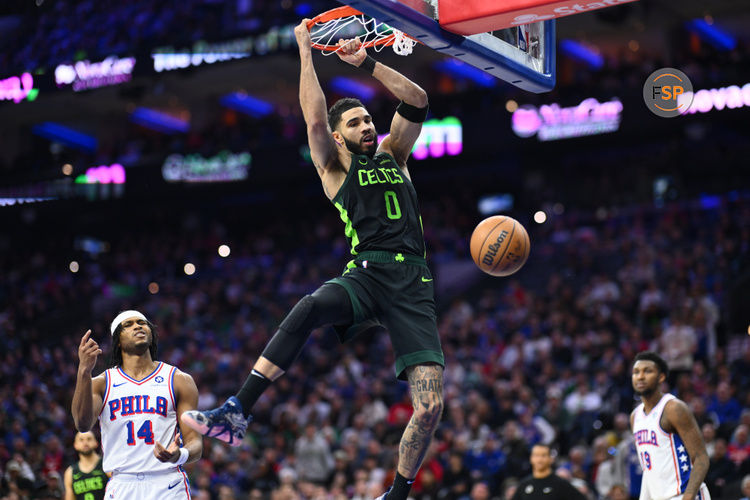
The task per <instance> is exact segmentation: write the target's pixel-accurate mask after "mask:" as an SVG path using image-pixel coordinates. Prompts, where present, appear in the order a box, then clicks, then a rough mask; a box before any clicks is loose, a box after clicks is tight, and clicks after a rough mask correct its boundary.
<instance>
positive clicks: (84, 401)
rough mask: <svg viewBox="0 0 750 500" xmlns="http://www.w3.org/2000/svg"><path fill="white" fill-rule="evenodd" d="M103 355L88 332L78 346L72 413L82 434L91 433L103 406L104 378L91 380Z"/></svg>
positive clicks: (89, 331)
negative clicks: (99, 358)
mask: <svg viewBox="0 0 750 500" xmlns="http://www.w3.org/2000/svg"><path fill="white" fill-rule="evenodd" d="M101 353H102V350H101V349H100V348H99V344H97V343H96V341H95V340H94V339H92V338H91V330H88V331H87V332H86V333H85V334H84V335H83V338H81V343H80V344H79V345H78V376H77V378H76V389H75V392H74V393H73V404H72V405H71V413H72V414H73V421H74V422H75V425H76V429H78V430H79V431H80V432H87V431H90V430H91V428H92V427H93V426H94V422H96V416H97V413H98V412H99V410H100V409H101V406H102V398H103V394H104V377H102V376H99V377H96V378H95V379H92V378H91V371H92V370H93V369H94V366H95V365H96V358H98V357H99V355H100V354H101Z"/></svg>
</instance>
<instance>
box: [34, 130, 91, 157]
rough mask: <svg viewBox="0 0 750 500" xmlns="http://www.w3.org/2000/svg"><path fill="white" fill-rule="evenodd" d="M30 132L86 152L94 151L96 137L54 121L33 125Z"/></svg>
mask: <svg viewBox="0 0 750 500" xmlns="http://www.w3.org/2000/svg"><path fill="white" fill-rule="evenodd" d="M31 131H32V133H34V134H35V135H38V136H39V137H44V138H45V139H49V140H50V141H55V142H60V143H62V144H65V145H66V146H69V147H71V148H75V149H79V150H82V151H85V152H88V153H93V152H95V151H96V144H97V143H96V137H94V136H92V135H88V134H84V133H83V132H78V131H77V130H73V129H72V128H69V127H66V126H65V125H61V124H59V123H55V122H44V123H40V124H39V125H34V127H33V128H32V129H31Z"/></svg>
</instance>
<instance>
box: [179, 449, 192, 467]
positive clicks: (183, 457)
mask: <svg viewBox="0 0 750 500" xmlns="http://www.w3.org/2000/svg"><path fill="white" fill-rule="evenodd" d="M189 456H190V452H189V451H188V449H187V448H180V458H178V459H177V462H176V463H177V466H178V467H179V466H180V465H182V464H184V463H185V462H187V461H188V457H189Z"/></svg>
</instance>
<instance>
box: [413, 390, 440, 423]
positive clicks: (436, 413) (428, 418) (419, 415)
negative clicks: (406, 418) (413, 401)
mask: <svg viewBox="0 0 750 500" xmlns="http://www.w3.org/2000/svg"><path fill="white" fill-rule="evenodd" d="M425 403H426V404H425ZM442 414H443V396H442V394H440V395H438V394H435V395H434V396H433V397H430V398H429V402H420V404H419V405H418V408H415V409H414V418H415V419H416V420H417V421H418V422H419V425H420V427H423V428H426V429H432V430H434V429H435V428H436V427H437V425H438V423H439V422H440V417H441V416H442Z"/></svg>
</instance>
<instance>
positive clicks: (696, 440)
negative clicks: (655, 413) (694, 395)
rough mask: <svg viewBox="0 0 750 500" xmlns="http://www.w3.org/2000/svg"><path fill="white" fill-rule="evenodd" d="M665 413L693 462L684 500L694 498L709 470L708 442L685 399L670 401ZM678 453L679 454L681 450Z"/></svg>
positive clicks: (683, 496) (692, 499)
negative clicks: (705, 440)
mask: <svg viewBox="0 0 750 500" xmlns="http://www.w3.org/2000/svg"><path fill="white" fill-rule="evenodd" d="M664 415H665V416H666V418H667V422H668V423H669V425H670V426H671V427H672V428H673V429H674V432H676V433H677V434H678V435H679V436H680V438H682V442H683V443H685V448H687V455H688V460H690V461H691V462H692V464H693V470H692V471H691V472H690V480H689V481H688V484H687V486H686V487H685V493H684V494H683V495H682V500H694V499H695V495H697V494H698V489H699V488H700V486H701V483H702V482H703V480H704V479H705V478H706V473H707V472H708V464H709V460H708V453H707V452H706V443H705V442H704V441H703V435H702V434H701V431H700V430H699V429H698V423H697V422H696V421H695V417H694V416H693V414H692V413H691V412H690V409H689V408H688V407H687V405H686V404H685V403H684V402H683V401H680V400H672V401H670V402H668V403H667V404H666V406H665V407H664ZM677 453H678V456H679V454H680V452H679V450H678V451H677Z"/></svg>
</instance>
